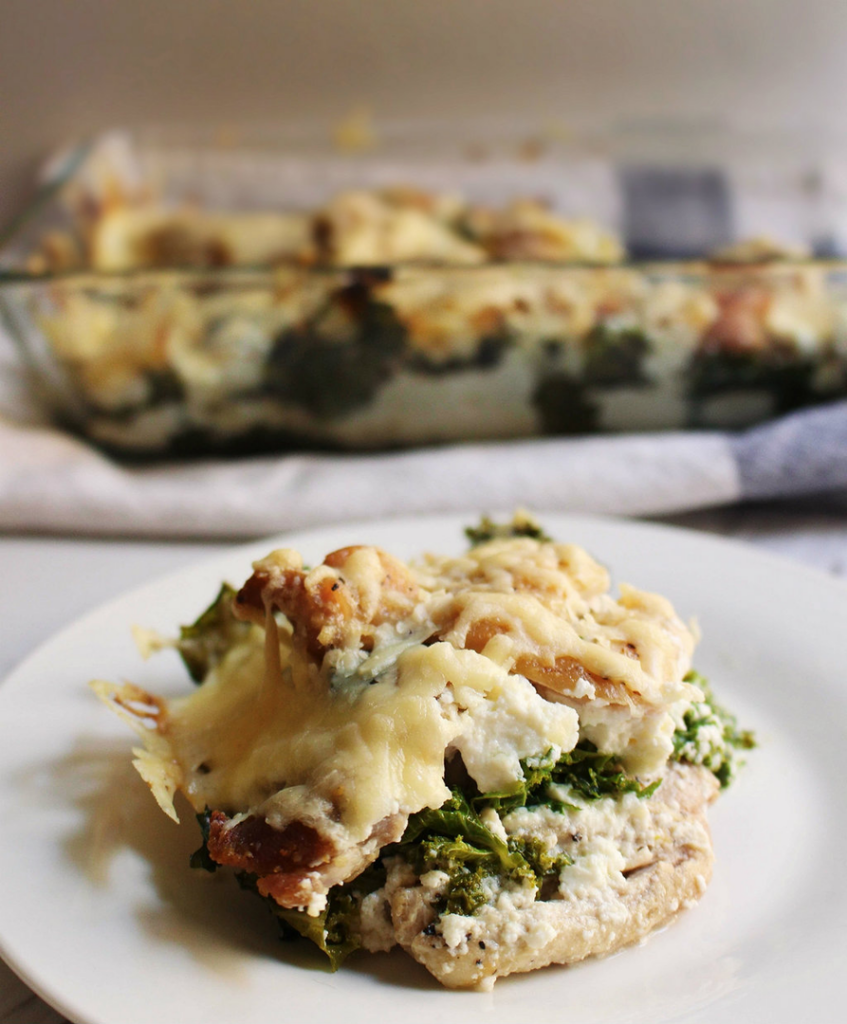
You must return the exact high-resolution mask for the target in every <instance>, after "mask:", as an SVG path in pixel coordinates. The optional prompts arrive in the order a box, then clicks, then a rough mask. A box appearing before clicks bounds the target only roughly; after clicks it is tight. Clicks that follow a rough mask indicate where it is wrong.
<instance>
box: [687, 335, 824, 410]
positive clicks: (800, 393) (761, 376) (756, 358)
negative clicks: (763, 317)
mask: <svg viewBox="0 0 847 1024" xmlns="http://www.w3.org/2000/svg"><path fill="white" fill-rule="evenodd" d="M816 368H817V367H816V363H815V361H814V360H812V359H809V358H808V357H805V356H802V355H798V354H797V353H796V352H794V351H787V350H785V349H779V348H775V347H774V348H770V349H767V350H765V351H762V352H726V351H714V352H708V351H701V352H698V353H697V354H696V355H695V356H694V358H693V359H692V360H691V362H690V363H689V365H688V369H687V371H686V375H687V378H688V396H689V398H690V399H691V400H692V403H693V421H692V424H691V425H692V426H700V425H701V424H700V422H699V406H700V404H701V403H702V402H703V401H705V400H706V399H709V398H716V397H719V396H721V395H731V394H734V393H737V392H739V391H759V392H761V393H762V394H763V395H767V396H770V398H771V399H772V400H773V406H772V413H773V415H775V416H776V415H780V414H782V413H787V412H792V411H793V410H794V409H799V408H801V407H802V406H806V405H810V404H814V403H815V402H820V401H822V400H823V399H824V398H826V397H827V396H826V395H821V394H819V393H817V392H816V391H815V382H814V376H815V370H816ZM703 425H704V426H710V425H711V424H710V423H704V424H703Z"/></svg>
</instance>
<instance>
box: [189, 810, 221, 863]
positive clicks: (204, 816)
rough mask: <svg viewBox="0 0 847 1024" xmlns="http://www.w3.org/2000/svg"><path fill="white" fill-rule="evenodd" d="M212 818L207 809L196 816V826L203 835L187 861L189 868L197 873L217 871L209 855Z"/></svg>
mask: <svg viewBox="0 0 847 1024" xmlns="http://www.w3.org/2000/svg"><path fill="white" fill-rule="evenodd" d="M211 818H212V812H211V810H210V809H209V808H208V807H207V808H206V809H205V811H202V812H201V813H200V814H198V815H197V824H198V825H199V826H200V831H201V832H202V833H203V842H202V844H201V845H200V846H199V847H198V848H197V849H196V850H195V851H194V853H192V854H191V857H190V859H189V861H188V865H189V867H192V868H194V869H195V870H199V871H209V872H212V871H217V870H218V865H217V864H216V863H215V862H214V861H213V860H212V858H211V856H210V854H209V822H210V821H211Z"/></svg>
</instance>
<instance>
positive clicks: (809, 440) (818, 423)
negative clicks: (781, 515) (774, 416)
mask: <svg viewBox="0 0 847 1024" xmlns="http://www.w3.org/2000/svg"><path fill="white" fill-rule="evenodd" d="M730 444H731V447H732V453H733V455H734V457H735V460H736V462H737V464H738V474H739V478H740V481H741V494H742V497H743V498H745V499H753V498H779V497H793V496H796V495H799V494H814V493H820V492H823V491H833V490H839V489H842V488H847V401H845V402H835V403H833V404H832V405H827V406H823V407H821V408H817V409H804V410H802V411H800V412H796V413H792V414H791V415H789V416H784V417H782V418H781V419H779V420H775V421H773V422H771V423H766V424H764V425H762V426H760V427H754V428H753V429H751V430H747V431H745V432H744V433H741V434H736V435H735V436H733V437H732V438H731V439H730Z"/></svg>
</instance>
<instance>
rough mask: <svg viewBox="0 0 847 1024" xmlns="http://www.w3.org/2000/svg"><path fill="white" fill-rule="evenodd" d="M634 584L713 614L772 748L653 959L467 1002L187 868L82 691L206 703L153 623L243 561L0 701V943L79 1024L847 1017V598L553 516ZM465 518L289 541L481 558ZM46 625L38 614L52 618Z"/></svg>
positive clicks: (307, 552)
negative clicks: (100, 686)
mask: <svg viewBox="0 0 847 1024" xmlns="http://www.w3.org/2000/svg"><path fill="white" fill-rule="evenodd" d="M543 521H544V523H545V525H546V526H547V528H548V530H549V531H550V532H552V533H553V534H554V535H555V536H556V537H558V538H560V539H567V540H572V541H575V542H577V543H580V544H583V545H585V546H586V547H587V548H588V549H589V550H590V551H592V552H593V553H594V554H595V555H596V556H597V557H599V558H600V559H601V560H602V561H604V562H605V563H606V564H608V565H610V566H611V567H612V568H613V570H614V575H615V578H616V579H617V580H627V581H631V582H633V583H635V584H636V585H639V586H642V587H645V588H647V589H653V590H658V591H660V592H662V593H664V594H666V595H668V596H669V597H670V598H671V599H672V600H673V601H674V603H675V604H676V606H677V608H678V610H679V611H680V613H681V614H682V615H684V616H690V615H696V616H697V617H698V619H699V621H700V624H701V627H702V630H703V635H704V639H703V642H702V645H701V647H700V650H699V654H698V656H697V659H696V663H697V665H698V667H699V668H700V669H701V670H702V671H703V672H705V673H706V674H707V675H709V676H710V677H711V679H712V681H713V683H714V685H715V688H716V690H717V693H718V695H719V697H721V698H723V700H724V701H725V703H727V704H728V705H729V706H730V707H731V708H733V709H734V710H736V711H737V712H738V713H739V716H740V718H741V721H742V723H743V724H744V725H749V726H752V727H754V728H755V730H756V732H757V735H758V738H759V740H760V747H759V748H758V749H757V750H755V751H754V752H752V753H751V755H750V757H749V764H748V766H747V768H746V769H745V770H744V771H743V772H742V774H741V777H740V779H739V781H738V782H737V784H736V785H735V786H734V787H733V788H732V789H730V790H729V792H728V793H727V794H725V795H724V796H723V797H722V799H721V800H720V801H719V802H718V804H717V805H716V806H715V807H714V808H713V810H712V814H711V818H712V823H713V831H714V840H715V847H716V851H717V867H716V872H715V877H714V880H713V882H712V884H711V886H710V887H709V890H708V891H707V893H706V895H705V896H704V898H703V899H702V901H701V903H700V905H699V906H698V907H697V908H696V909H694V910H691V911H688V912H686V913H684V914H683V915H681V917H680V918H679V919H678V921H676V922H675V923H674V924H673V926H672V927H670V928H668V929H666V930H665V931H663V932H662V933H660V934H657V935H654V936H653V937H652V938H651V939H650V940H649V941H648V942H647V943H646V944H645V945H643V946H641V947H638V948H635V949H629V950H625V951H624V952H623V953H620V954H618V955H617V956H615V957H613V958H610V959H607V960H601V961H593V962H588V963H585V964H582V965H580V966H578V967H574V968H570V969H562V968H548V969H546V970H544V971H539V972H536V973H534V974H530V975H524V976H519V977H515V978H509V979H505V980H501V981H499V982H498V983H497V985H496V987H495V989H494V991H493V992H492V993H489V994H480V993H467V992H459V993H455V992H448V991H446V990H443V989H441V988H440V987H439V986H438V985H437V984H436V983H435V982H434V981H433V980H432V979H431V978H430V977H429V975H428V974H427V973H426V972H425V971H424V970H423V968H422V967H419V966H418V965H416V964H414V963H412V962H411V961H410V960H408V959H407V958H406V957H405V956H404V955H403V954H401V953H392V954H380V955H377V956H370V957H369V956H367V955H364V954H362V955H359V956H356V957H354V958H352V960H350V961H348V965H347V966H345V968H343V969H342V970H341V971H340V972H339V973H338V974H334V975H333V974H329V973H328V972H327V971H326V970H325V969H324V968H323V966H322V964H321V959H320V957H319V955H318V954H315V955H312V954H311V952H310V951H309V950H307V949H305V948H303V947H302V946H301V945H291V946H289V945H281V944H280V943H278V942H277V940H276V938H275V929H274V926H273V923H272V921H271V920H270V918H269V916H268V915H267V914H266V912H265V910H264V908H263V907H262V906H261V905H259V903H258V901H253V900H251V899H250V898H249V897H248V896H246V895H245V894H243V893H241V892H239V891H237V888H236V886H235V885H234V883H232V881H231V880H229V879H222V878H219V877H218V876H211V877H207V876H204V875H203V874H201V873H198V872H192V871H189V870H188V867H187V863H186V860H187V857H188V854H189V853H190V851H191V850H192V849H193V848H194V847H195V846H196V845H197V831H196V826H195V824H194V822H193V820H190V819H191V815H190V814H185V815H184V819H185V820H184V824H183V825H182V826H180V827H177V826H175V825H173V824H172V823H171V822H170V821H169V820H168V819H167V818H165V816H164V815H163V814H161V812H160V811H159V810H158V809H157V808H156V806H155V805H154V803H153V801H152V799H151V797H150V795H149V793H148V792H147V790H146V788H145V786H144V784H143V783H142V782H141V781H140V779H138V778H137V777H136V776H135V775H134V773H133V772H132V770H131V769H130V768H129V765H128V762H129V757H128V754H129V747H130V745H131V738H130V736H129V735H128V734H127V732H126V731H124V728H123V726H122V725H121V723H120V722H119V721H118V720H117V719H115V718H114V717H113V716H111V715H109V714H108V712H106V711H105V710H104V709H103V708H102V706H101V705H99V704H98V703H97V701H96V700H95V699H94V697H93V696H92V694H91V693H90V692H89V691H88V689H87V687H86V685H85V684H86V682H87V680H88V679H89V678H91V677H94V676H101V677H107V678H112V679H114V678H129V679H132V680H135V681H137V682H139V683H141V684H142V685H144V686H149V687H151V688H152V689H154V690H159V691H160V692H166V693H175V692H178V691H179V690H181V689H185V690H187V689H188V683H187V682H186V680H185V676H184V673H182V671H181V669H180V667H179V665H178V662H177V659H176V656H175V655H173V654H172V653H170V652H169V653H168V654H165V655H161V656H159V657H158V658H155V659H153V660H152V661H150V662H146V663H144V662H142V661H141V659H140V658H139V656H138V655H137V653H136V651H135V648H134V646H133V643H132V640H131V638H130V632H129V628H130V626H131V624H133V623H144V624H145V625H149V626H152V627H155V628H157V629H160V630H162V631H164V632H168V631H172V630H173V629H174V628H175V626H176V624H177V623H180V622H185V621H190V620H191V619H192V618H193V617H194V615H195V614H196V613H197V612H198V611H199V610H200V609H202V608H203V607H204V606H205V604H206V603H207V602H208V600H209V599H210V597H211V596H213V594H214V593H215V591H216V589H217V586H218V584H219V582H220V580H221V579H222V578H228V579H230V580H231V581H233V582H236V583H237V582H240V581H241V580H243V579H244V578H245V577H246V575H247V574H248V571H249V562H250V560H251V559H252V558H255V557H258V556H261V555H262V554H264V553H266V551H267V550H269V548H270V547H271V546H273V545H272V544H271V543H269V542H264V543H261V544H256V545H251V546H250V547H246V548H239V549H236V550H234V551H232V552H231V553H229V554H227V555H225V556H223V557H220V558H216V559H215V560H214V561H212V562H208V563H206V564H202V565H199V566H197V567H195V568H190V569H188V570H184V571H181V572H179V573H177V574H175V575H173V576H170V577H168V578H166V579H163V580H161V581H159V582H156V583H153V584H151V585H148V586H145V587H143V588H141V589H140V590H137V591H135V592H133V593H131V594H128V595H126V596H124V597H122V598H120V599H118V600H116V601H113V602H111V603H109V604H108V605H106V606H105V607H103V608H101V609H99V610H98V611H96V612H94V613H93V614H91V615H88V616H87V617H86V618H84V619H82V620H81V621H79V622H78V623H76V625H74V626H72V627H70V628H69V629H67V630H65V631H64V632H63V633H61V634H59V635H58V636H57V637H55V638H54V639H53V640H51V641H49V642H48V643H47V644H45V645H44V646H43V647H42V648H41V649H40V650H39V651H37V652H36V653H35V654H34V655H32V656H31V657H30V658H29V659H28V660H27V661H26V662H25V663H24V664H23V665H22V666H21V667H20V668H19V669H18V670H17V671H16V672H15V673H14V674H13V675H12V676H11V678H10V679H9V680H8V681H7V682H6V683H5V684H4V685H3V686H2V688H0V822H2V826H3V833H2V839H0V878H2V880H3V882H2V885H3V896H2V899H0V952H2V954H3V955H4V956H5V957H6V958H7V959H8V960H9V962H10V963H11V965H12V966H13V967H14V968H15V969H16V970H17V971H18V972H19V973H20V974H21V976H22V977H23V978H24V979H25V980H26V981H27V982H28V983H29V984H30V985H31V986H32V987H33V988H35V989H36V991H38V992H39V993H40V994H41V995H42V996H43V997H44V998H45V999H47V1000H48V1001H49V1002H51V1003H53V1004H54V1005H55V1006H56V1007H58V1008H59V1009H60V1010H62V1011H63V1012H64V1013H65V1014H67V1015H68V1016H69V1017H70V1018H72V1019H74V1020H77V1021H80V1022H92V1024H94V1022H98V1024H99V1022H103V1024H107V1022H108V1024H115V1022H118V1021H119V1022H122V1024H131V1022H149V1021H151V1020H162V1021H169V1022H174V1024H189V1022H195V1021H196V1022H198V1024H199V1022H202V1024H208V1022H209V1021H210V1020H214V1021H216V1022H217V1024H226V1022H230V1021H232V1022H235V1021H238V1022H239V1024H252V1022H260V1021H262V1022H264V1021H268V1020H271V1019H274V1020H276V1019H287V1020H309V1019H315V1020H319V1021H322V1020H328V1019H330V1018H332V1019H336V1018H337V1019H341V1020H343V1021H345V1024H357V1022H364V1021H365V1020H367V1021H371V1020H387V1021H395V1020H402V1021H403V1024H416V1022H426V1024H433V1022H437V1021H440V1020H450V1021H452V1020H462V1021H463V1022H464V1024H473V1022H477V1021H478V1022H483V1021H484V1022H485V1024H494V1022H499V1021H508V1022H510V1024H512V1022H514V1021H516V1020H560V1019H562V1020H564V1019H567V1020H569V1021H574V1022H581V1024H601V1022H610V1024H611V1022H614V1024H622V1022H628V1024H629V1022H631V1024H635V1022H649V1024H657V1022H660V1021H677V1022H682V1021H685V1022H695V1021H699V1022H709V1024H729V1022H732V1024H741V1022H744V1024H753V1022H762V1024H764V1022H767V1024H779V1022H786V1024H788V1022H791V1024H794V1022H795V1021H796V1020H798V1019H802V1020H814V1021H816V1022H821V1021H834V1020H836V1019H841V1017H840V1013H841V1010H842V1009H843V999H842V984H843V983H842V981H841V972H842V970H843V964H844V962H845V960H847V924H845V923H846V922H847V890H846V889H845V878H847V871H845V868H844V856H845V850H847V789H845V788H844V786H843V785H842V783H841V779H842V778H843V772H844V765H843V760H844V756H845V755H844V746H845V742H844V741H845V724H847V683H846V682H845V678H844V676H845V671H844V666H845V660H847V657H845V651H847V642H845V625H847V588H844V587H843V586H842V585H841V584H839V583H838V582H836V581H834V580H831V579H829V578H827V577H824V576H822V575H819V574H817V573H815V572H813V571H811V570H808V569H805V568H802V567H799V566H796V565H793V564H791V563H788V562H783V561H780V560H778V559H776V558H773V557H771V556H768V555H764V554H761V553H760V552H758V551H754V550H752V549H749V548H745V547H743V546H741V545H737V544H734V543H730V542H727V541H724V540H718V539H715V538H712V537H706V536H701V535H698V534H693V533H687V532H684V531H680V530H671V529H667V528H663V527H656V526H651V525H645V524H637V523H628V522H615V521H602V520H595V519H585V518H571V517H564V516H554V515H550V516H544V517H543ZM461 525H462V521H461V520H460V519H459V518H457V517H455V516H451V517H440V518H426V519H414V520H412V519H409V520H394V521H390V522H385V523H382V524H379V523H369V524H362V523H359V524H352V525H347V526H343V527H337V528H332V529H323V530H319V531H314V532H312V533H304V534H299V535H296V536H290V537H288V538H286V543H291V544H294V545H296V546H297V547H299V548H300V549H301V550H302V551H303V554H304V556H305V558H306V560H307V562H312V563H314V562H316V561H318V560H320V558H322V556H323V555H324V554H325V553H326V552H327V551H330V550H332V549H333V548H336V547H339V546H342V545H344V544H348V543H354V542H355V543H379V544H381V545H382V546H384V547H386V548H388V549H389V550H391V551H393V552H395V553H396V554H398V555H400V556H401V557H408V556H410V555H412V554H414V553H417V552H418V551H420V550H421V549H424V548H427V549H431V550H432V549H437V550H441V551H456V552H458V551H459V550H461V549H462V546H463V538H462V535H461V530H460V527H461ZM34 614H37V609H36V610H34Z"/></svg>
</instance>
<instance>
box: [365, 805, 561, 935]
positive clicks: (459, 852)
mask: <svg viewBox="0 0 847 1024" xmlns="http://www.w3.org/2000/svg"><path fill="white" fill-rule="evenodd" d="M383 854H384V855H385V856H392V855H396V854H399V855H400V856H402V857H404V858H405V859H406V860H407V861H408V862H409V863H410V864H411V865H412V867H413V868H414V869H415V871H416V872H417V873H418V874H419V875H422V874H425V873H426V872H428V871H443V872H445V874H446V875H447V876H448V881H447V883H446V885H445V889H444V893H443V895H442V896H441V898H440V899H439V900H438V901H437V902H436V905H435V909H436V911H437V913H438V914H463V915H470V914H473V913H474V912H475V911H476V910H478V909H479V907H481V906H483V905H484V904H485V903H487V902H488V901H489V900H490V898H491V890H490V888H489V887H488V886H487V885H486V880H487V879H490V878H500V879H501V880H509V881H513V882H520V883H522V884H530V885H532V886H534V887H535V888H540V887H541V882H542V881H543V879H544V878H546V877H549V876H551V875H556V874H558V873H559V872H560V871H561V870H562V868H563V867H565V866H566V865H568V864H571V863H573V862H572V860H571V858H570V857H568V855H567V854H560V855H551V854H549V853H548V851H547V849H546V847H545V846H544V844H543V842H541V841H540V840H537V839H522V838H517V837H512V838H510V839H509V840H508V842H504V841H503V840H502V839H501V838H500V837H499V836H497V835H495V834H494V833H493V832H492V831H491V830H490V829H489V828H488V827H487V826H486V825H485V824H484V822H483V821H482V819H481V818H480V817H479V815H478V814H477V813H476V811H475V810H474V809H473V807H472V806H471V804H470V802H469V801H468V799H467V797H466V796H465V794H464V793H462V791H461V790H460V789H453V790H452V794H451V796H450V799H449V800H447V801H446V802H445V803H444V804H442V805H441V807H439V808H438V809H437V810H432V809H431V808H425V809H424V810H423V811H419V812H418V813H417V814H413V815H412V816H411V818H410V819H409V824H408V825H407V826H406V831H405V832H404V833H403V836H402V838H401V839H400V841H399V842H398V843H395V844H394V845H393V846H391V847H388V848H387V849H386V850H384V851H383Z"/></svg>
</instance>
